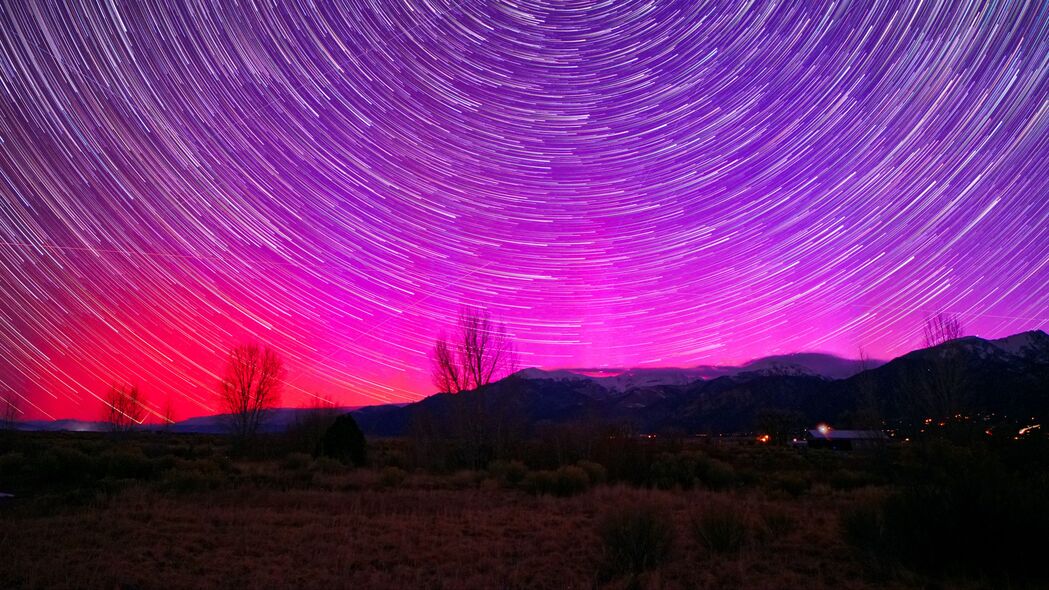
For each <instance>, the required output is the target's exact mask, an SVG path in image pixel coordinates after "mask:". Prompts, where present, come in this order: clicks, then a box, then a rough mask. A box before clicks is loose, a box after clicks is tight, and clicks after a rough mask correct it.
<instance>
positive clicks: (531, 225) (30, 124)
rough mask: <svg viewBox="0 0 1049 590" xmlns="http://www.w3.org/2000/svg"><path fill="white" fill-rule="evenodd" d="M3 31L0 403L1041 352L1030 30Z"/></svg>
mask: <svg viewBox="0 0 1049 590" xmlns="http://www.w3.org/2000/svg"><path fill="white" fill-rule="evenodd" d="M817 4H818V3H810V2H781V3H722V2H719V3H699V2H693V1H691V0H689V1H680V2H673V1H661V0H645V1H641V0H624V1H616V2H612V1H584V0H562V1H554V0H531V1H519V2H498V1H480V0H460V1H452V0H430V1H427V0H371V1H362V0H357V1H349V2H339V3H334V2H332V3H328V2H306V1H303V2H240V3H233V2H213V3H212V2H196V1H194V2H184V3H183V2H175V3H167V2H156V1H153V0H150V1H145V2H110V3H97V2H87V1H76V2H69V3H43V2H40V3H36V2H10V3H4V4H3V5H2V6H0V197H2V200H0V240H2V244H0V285H2V287H3V289H2V292H0V376H2V378H3V384H2V387H3V391H0V397H8V398H12V397H17V398H18V399H19V400H20V403H21V404H22V405H23V407H25V408H26V409H27V411H28V412H29V415H33V416H53V417H54V416H77V417H92V416H95V415H96V414H97V412H98V406H99V401H98V397H99V396H101V395H102V394H103V393H104V391H105V387H106V385H107V384H108V383H112V382H135V383H138V384H139V385H140V387H141V388H142V390H143V391H144V393H145V394H146V395H147V397H149V399H150V400H152V403H154V404H156V405H157V406H159V405H160V404H161V403H162V402H163V401H164V400H165V399H173V400H174V403H175V405H176V413H177V414H181V415H182V417H185V416H188V415H195V414H202V413H207V412H210V411H214V410H215V390H216V381H217V373H218V372H219V371H220V370H221V367H222V363H223V360H224V355H225V351H227V350H228V349H229V348H230V347H231V346H233V345H235V344H237V343H239V342H243V341H246V340H258V341H261V342H264V343H267V344H270V345H271V346H273V347H275V348H276V349H278V350H279V351H280V352H281V353H282V354H283V355H284V357H285V359H286V364H287V366H288V369H289V373H288V382H287V387H286V389H285V400H284V403H285V404H286V405H296V404H298V403H302V402H304V401H307V400H309V399H310V397H311V396H326V397H331V398H333V399H335V400H336V401H338V402H340V403H344V404H365V403H376V402H389V401H405V400H410V399H414V398H417V397H419V396H421V395H425V394H426V393H428V392H429V391H431V387H430V384H429V370H428V366H427V362H428V361H427V352H428V350H429V348H430V346H431V345H432V342H433V340H434V338H435V337H436V336H437V335H438V333H439V332H440V331H441V329H442V328H443V327H445V326H447V325H449V324H450V323H451V322H452V321H453V319H454V317H455V314H456V312H457V310H458V309H459V307H460V306H462V305H476V306H483V307H485V308H487V309H489V310H490V311H491V312H492V313H493V315H495V316H497V317H498V318H500V319H502V320H503V321H504V322H505V323H506V324H507V328H508V331H509V332H510V333H511V335H512V337H513V338H514V340H515V342H516V344H517V348H518V350H519V351H520V355H521V362H522V364H523V365H526V366H543V367H566V366H576V367H581V366H587V367H595V366H641V365H645V366H659V365H678V366H681V365H691V364H698V363H731V362H738V361H743V360H747V359H749V358H752V357H756V356H761V355H765V354H773V353H782V352H793V351H802V350H824V351H830V352H835V353H838V354H843V355H850V356H851V355H855V354H857V351H858V350H859V349H860V348H863V349H864V350H865V351H866V352H867V353H869V354H872V355H874V356H881V357H888V356H891V355H895V354H900V353H903V352H906V351H907V350H909V349H910V348H912V347H914V346H915V345H917V344H918V341H919V332H920V325H921V321H922V318H923V317H924V316H925V315H926V314H929V313H932V312H936V311H941V310H942V311H950V312H953V313H956V314H958V315H959V316H960V318H961V319H962V322H963V323H964V324H965V325H966V327H967V329H968V331H969V332H970V333H975V334H978V335H981V336H988V337H992V336H1002V335H1006V334H1009V333H1013V332H1016V331H1020V330H1026V329H1035V328H1043V327H1045V326H1046V325H1047V323H1049V289H1047V287H1046V285H1047V283H1049V92H1047V91H1049V75H1047V68H1049V32H1047V23H1049V8H1047V5H1045V4H1044V3H1036V2H1035V3H1032V2H1028V3H1023V2H1005V3H994V4H991V5H988V4H987V3H984V2H968V1H958V2H943V3H936V2H924V3H919V2H899V1H889V2H875V3H873V4H872V3H862V4H860V3H852V2H835V3H830V2H826V3H822V5H817Z"/></svg>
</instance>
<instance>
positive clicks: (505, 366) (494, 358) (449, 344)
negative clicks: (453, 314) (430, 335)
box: [432, 308, 517, 393]
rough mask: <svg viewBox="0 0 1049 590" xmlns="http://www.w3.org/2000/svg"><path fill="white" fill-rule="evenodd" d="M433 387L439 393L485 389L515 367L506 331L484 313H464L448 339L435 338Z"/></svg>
mask: <svg viewBox="0 0 1049 590" xmlns="http://www.w3.org/2000/svg"><path fill="white" fill-rule="evenodd" d="M432 365H433V383H434V385H436V386H437V390H438V391H439V392H441V393H459V392H461V391H468V390H471V389H477V388H478V387H481V386H484V385H488V384H489V383H491V382H492V381H493V380H496V379H499V378H501V377H503V376H504V375H506V374H509V373H511V372H513V371H514V369H515V368H516V366H517V360H516V353H515V351H514V347H513V342H512V341H511V340H510V338H509V337H508V336H507V334H506V327H505V326H504V325H503V324H500V323H496V322H495V321H493V320H492V316H491V315H490V314H489V313H488V312H487V311H484V310H478V309H469V308H466V309H463V310H462V311H460V312H459V321H458V324H457V330H456V332H455V333H454V334H453V335H452V337H451V338H445V337H444V336H442V337H440V338H438V340H437V344H436V345H435V346H434V349H433V355H432Z"/></svg>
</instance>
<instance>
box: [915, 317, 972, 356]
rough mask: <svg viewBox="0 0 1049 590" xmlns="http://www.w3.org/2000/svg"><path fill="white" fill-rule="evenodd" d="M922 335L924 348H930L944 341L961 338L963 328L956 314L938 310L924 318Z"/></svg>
mask: <svg viewBox="0 0 1049 590" xmlns="http://www.w3.org/2000/svg"><path fill="white" fill-rule="evenodd" d="M923 335H924V338H923V343H924V344H925V348H931V347H933V346H939V345H940V344H943V343H944V342H949V341H951V340H957V339H958V338H961V337H962V336H963V335H964V330H963V329H962V323H961V321H959V320H958V316H956V315H953V314H949V313H944V312H940V313H937V314H936V315H933V316H931V317H927V318H925V328H924V330H923Z"/></svg>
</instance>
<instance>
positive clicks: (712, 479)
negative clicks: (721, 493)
mask: <svg viewBox="0 0 1049 590" xmlns="http://www.w3.org/2000/svg"><path fill="white" fill-rule="evenodd" d="M699 470H700V473H699V478H700V480H701V481H702V482H703V485H705V486H706V487H708V488H710V489H712V490H722V489H725V488H727V487H729V486H732V485H733V484H735V483H736V470H735V469H733V468H732V466H731V465H729V464H728V463H725V462H724V461H719V460H717V459H708V460H706V461H703V462H701V463H700V464H699Z"/></svg>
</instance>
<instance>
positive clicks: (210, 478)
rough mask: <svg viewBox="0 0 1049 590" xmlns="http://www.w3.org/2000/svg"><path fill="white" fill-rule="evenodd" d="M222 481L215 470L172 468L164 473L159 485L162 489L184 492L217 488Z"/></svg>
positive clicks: (220, 485)
mask: <svg viewBox="0 0 1049 590" xmlns="http://www.w3.org/2000/svg"><path fill="white" fill-rule="evenodd" d="M224 481H225V480H224V479H223V478H222V476H221V475H220V474H218V473H217V472H211V473H205V472H202V471H180V470H174V471H168V472H167V473H165V474H164V477H163V478H161V480H160V486H161V488H162V489H166V490H169V491H172V492H175V493H183V494H185V493H192V492H204V491H208V490H214V489H218V488H220V487H222V484H223V483H224Z"/></svg>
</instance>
